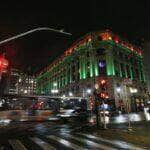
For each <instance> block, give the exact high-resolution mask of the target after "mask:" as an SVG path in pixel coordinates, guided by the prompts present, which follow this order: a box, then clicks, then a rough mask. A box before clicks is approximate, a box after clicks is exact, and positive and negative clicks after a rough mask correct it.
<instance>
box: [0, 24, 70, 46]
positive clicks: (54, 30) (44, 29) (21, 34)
mask: <svg viewBox="0 0 150 150" xmlns="http://www.w3.org/2000/svg"><path fill="white" fill-rule="evenodd" d="M38 31H51V32H56V33H61V34H65V35H69V36H70V35H72V34H71V33H68V32H64V31H63V30H56V29H52V28H49V27H38V28H35V29H32V30H29V31H26V32H23V33H20V34H17V35H15V36H12V37H10V38H8V39H5V40H2V41H0V45H2V44H4V43H7V42H10V41H13V40H16V39H18V38H20V37H23V36H26V35H28V34H31V33H33V32H38Z"/></svg>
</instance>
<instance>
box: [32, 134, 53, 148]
mask: <svg viewBox="0 0 150 150" xmlns="http://www.w3.org/2000/svg"><path fill="white" fill-rule="evenodd" d="M30 139H31V140H32V141H33V142H35V143H36V144H37V145H39V146H40V147H41V148H42V149H43V150H56V148H55V147H53V146H51V145H50V144H48V143H47V142H44V141H43V140H41V139H40V138H38V137H33V138H30Z"/></svg>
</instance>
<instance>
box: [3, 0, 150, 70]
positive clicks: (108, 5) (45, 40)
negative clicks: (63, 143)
mask: <svg viewBox="0 0 150 150" xmlns="http://www.w3.org/2000/svg"><path fill="white" fill-rule="evenodd" d="M149 14H150V2H149V0H104V1H102V0H97V1H96V0H91V1H88V0H82V1H81V0H80V1H78V0H76V1H73V0H70V1H66V0H63V1H62V0H59V1H57V0H55V3H54V2H53V1H52V0H49V1H46V0H44V1H38V0H37V1H31V0H30V1H25V2H24V1H18V2H16V1H13V2H12V1H11V2H10V1H8V2H6V1H5V3H2V2H1V3H0V40H4V39H6V38H8V37H11V36H13V35H16V34H18V33H21V32H25V31H28V30H30V29H34V28H36V27H51V28H55V29H64V30H65V31H66V32H70V33H72V36H71V37H69V36H64V35H61V34H58V33H57V34H56V33H52V32H47V31H41V32H37V33H33V34H31V35H28V36H26V37H23V38H20V39H18V40H15V41H12V42H9V43H6V44H4V45H1V46H0V51H1V52H2V51H6V55H7V57H8V59H9V61H10V66H11V67H16V68H19V69H22V70H23V71H25V72H28V73H35V72H37V71H38V70H40V69H41V68H42V67H44V66H46V65H47V64H48V63H49V62H51V61H52V60H54V59H55V58H56V57H57V56H59V55H60V54H62V53H63V52H64V50H65V49H66V48H67V47H69V46H70V45H71V43H72V42H73V41H74V40H76V39H77V38H79V37H80V36H82V35H84V34H85V33H87V32H90V31H95V30H103V29H111V30H112V31H113V32H115V33H118V34H119V35H121V36H123V37H125V38H127V39H129V40H130V41H131V42H132V43H135V44H137V45H141V43H142V46H143V47H146V49H145V55H146V57H145V62H146V63H149V64H150V60H149V58H148V57H149V56H150V17H149ZM141 41H142V42H141ZM143 43H144V45H143Z"/></svg>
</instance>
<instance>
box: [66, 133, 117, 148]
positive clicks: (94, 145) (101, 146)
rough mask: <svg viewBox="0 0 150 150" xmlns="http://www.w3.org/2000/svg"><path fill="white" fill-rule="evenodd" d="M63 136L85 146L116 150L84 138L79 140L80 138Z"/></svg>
mask: <svg viewBox="0 0 150 150" xmlns="http://www.w3.org/2000/svg"><path fill="white" fill-rule="evenodd" d="M63 135H66V137H69V138H72V139H74V140H76V141H79V142H82V143H85V144H87V145H89V146H91V147H96V148H101V149H103V150H116V149H115V148H112V147H110V146H107V145H104V144H99V143H96V142H93V141H90V140H88V139H84V138H81V137H75V136H73V135H70V134H63Z"/></svg>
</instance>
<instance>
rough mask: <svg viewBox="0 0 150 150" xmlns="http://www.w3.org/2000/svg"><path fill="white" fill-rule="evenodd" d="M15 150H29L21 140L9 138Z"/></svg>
mask: <svg viewBox="0 0 150 150" xmlns="http://www.w3.org/2000/svg"><path fill="white" fill-rule="evenodd" d="M8 142H9V144H10V145H11V146H12V148H13V149H14V150H27V148H26V147H25V146H24V145H23V144H22V143H21V142H20V141H19V140H16V139H15V140H14V139H13V140H8Z"/></svg>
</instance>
